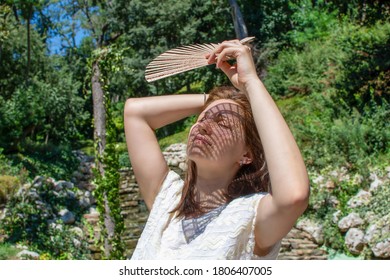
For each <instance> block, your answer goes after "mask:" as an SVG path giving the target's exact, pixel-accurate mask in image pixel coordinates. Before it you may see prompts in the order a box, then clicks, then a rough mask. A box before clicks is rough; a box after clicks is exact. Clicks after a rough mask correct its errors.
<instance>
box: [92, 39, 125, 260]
mask: <svg viewBox="0 0 390 280" xmlns="http://www.w3.org/2000/svg"><path fill="white" fill-rule="evenodd" d="M123 51H124V50H123V49H119V48H117V46H115V45H111V46H109V47H105V48H100V49H98V50H96V51H95V52H94V53H93V56H92V58H91V63H90V64H89V65H90V69H92V62H95V63H96V62H97V63H98V66H99V69H100V84H101V85H102V89H103V91H104V107H105V113H106V135H105V136H106V144H105V147H104V152H103V153H99V152H98V147H97V146H98V144H99V143H95V154H96V161H97V162H99V164H101V165H102V166H103V168H104V172H100V171H99V170H98V169H95V172H94V173H95V180H94V183H95V185H96V189H95V191H94V196H95V198H96V201H97V209H98V211H99V213H100V214H101V215H100V224H101V226H102V235H101V241H103V242H104V243H105V246H104V248H103V244H102V251H105V254H104V255H105V258H108V259H124V257H125V256H124V244H123V243H122V242H121V234H122V232H123V230H124V222H123V217H122V215H121V213H120V211H121V209H120V201H119V154H118V151H117V144H116V143H117V130H116V127H115V122H114V120H113V118H112V116H111V113H112V112H111V111H112V109H111V94H110V78H109V77H110V75H111V74H113V73H115V72H118V71H120V70H122V68H121V65H122V63H121V62H122V58H123V56H122V53H123ZM105 219H110V220H111V221H112V225H113V229H107V223H106V221H105ZM107 243H108V244H109V247H110V251H109V254H107V251H106V245H107Z"/></svg>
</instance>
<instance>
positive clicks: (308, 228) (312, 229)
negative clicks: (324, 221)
mask: <svg viewBox="0 0 390 280" xmlns="http://www.w3.org/2000/svg"><path fill="white" fill-rule="evenodd" d="M296 228H298V229H300V230H303V231H305V232H307V233H309V234H310V235H311V236H312V237H313V239H314V242H316V243H317V244H323V243H324V234H323V228H322V225H319V224H317V223H315V222H313V221H311V220H309V219H302V220H300V221H299V222H298V223H297V224H296Z"/></svg>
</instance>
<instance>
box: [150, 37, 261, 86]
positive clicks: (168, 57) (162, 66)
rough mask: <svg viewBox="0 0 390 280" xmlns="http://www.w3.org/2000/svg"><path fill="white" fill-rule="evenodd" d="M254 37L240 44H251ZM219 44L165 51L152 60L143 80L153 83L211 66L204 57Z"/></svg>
mask: <svg viewBox="0 0 390 280" xmlns="http://www.w3.org/2000/svg"><path fill="white" fill-rule="evenodd" d="M254 39H255V37H246V38H244V39H242V40H241V41H240V43H241V44H247V43H249V42H252V41H253V40H254ZM218 45H219V44H212V43H209V44H195V45H189V46H182V47H178V48H175V49H172V50H169V51H166V52H164V53H162V54H160V55H159V56H158V57H156V58H155V59H154V60H152V61H151V62H150V63H149V64H148V66H146V70H145V79H146V80H147V81H148V82H153V81H156V80H159V79H163V78H166V77H169V76H173V75H176V74H179V73H183V72H186V71H189V70H192V69H196V68H200V67H203V66H207V65H211V64H208V63H207V59H206V58H205V56H206V55H207V54H209V53H211V52H212V51H213V50H214V49H215V48H216V47H218Z"/></svg>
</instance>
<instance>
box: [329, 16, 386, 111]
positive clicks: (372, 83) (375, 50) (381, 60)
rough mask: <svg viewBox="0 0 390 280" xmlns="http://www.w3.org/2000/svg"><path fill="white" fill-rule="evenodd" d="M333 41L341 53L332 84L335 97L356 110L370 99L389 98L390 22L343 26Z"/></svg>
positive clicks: (379, 101)
mask: <svg viewBox="0 0 390 280" xmlns="http://www.w3.org/2000/svg"><path fill="white" fill-rule="evenodd" d="M333 38H334V41H335V42H336V44H337V45H338V46H339V48H340V49H341V50H342V51H343V52H344V53H345V58H344V59H343V61H342V63H341V64H340V66H341V67H340V71H339V72H338V74H337V77H336V82H335V87H336V89H337V92H338V97H341V98H342V99H343V100H344V101H345V102H346V103H347V104H348V105H349V106H353V107H356V108H358V109H359V110H360V111H362V110H363V107H364V106H365V105H366V104H367V103H368V102H371V101H375V102H376V103H377V104H382V102H383V100H387V102H388V101H389V100H390V92H389V90H388V86H389V83H390V70H389V69H390V56H389V53H390V23H380V22H378V23H377V24H375V25H374V26H371V27H361V26H354V25H346V26H345V27H344V29H343V30H342V32H340V34H335V36H333Z"/></svg>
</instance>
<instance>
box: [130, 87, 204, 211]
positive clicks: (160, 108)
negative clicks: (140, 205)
mask: <svg viewBox="0 0 390 280" xmlns="http://www.w3.org/2000/svg"><path fill="white" fill-rule="evenodd" d="M203 104H204V97H203V95H200V94H183V95H169V96H155V97H143V98H131V99H128V100H127V101H126V105H125V110H124V123H125V135H126V143H127V149H128V152H129V157H130V161H131V165H132V167H133V170H134V174H135V177H136V179H137V182H138V185H139V188H140V192H141V195H142V197H143V199H144V200H145V203H146V206H147V207H148V208H149V209H151V208H152V205H153V202H154V199H155V197H156V195H157V194H158V192H159V188H160V186H161V184H162V182H163V180H164V179H165V176H166V175H167V173H168V166H167V163H166V161H165V159H164V157H163V155H162V152H161V150H160V146H159V145H158V142H157V138H156V136H155V132H154V130H155V129H157V128H160V127H163V126H165V125H167V124H170V123H173V122H175V121H178V120H180V119H183V118H185V117H187V116H190V115H193V114H197V113H199V112H200V110H201V108H202V106H203Z"/></svg>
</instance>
